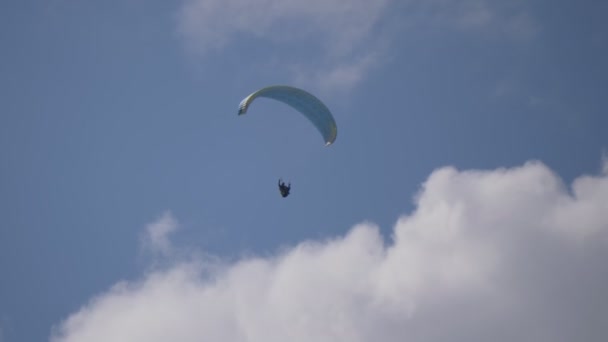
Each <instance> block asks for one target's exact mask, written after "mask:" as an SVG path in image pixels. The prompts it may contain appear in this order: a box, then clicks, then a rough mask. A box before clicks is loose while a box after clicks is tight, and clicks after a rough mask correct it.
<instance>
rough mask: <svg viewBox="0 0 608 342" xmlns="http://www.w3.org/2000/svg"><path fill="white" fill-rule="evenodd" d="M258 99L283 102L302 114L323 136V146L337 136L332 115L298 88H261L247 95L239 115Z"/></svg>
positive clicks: (323, 105)
mask: <svg viewBox="0 0 608 342" xmlns="http://www.w3.org/2000/svg"><path fill="white" fill-rule="evenodd" d="M258 97H267V98H270V99H273V100H277V101H280V102H283V103H285V104H287V105H289V106H290V107H292V108H293V109H295V110H297V111H298V112H300V113H301V114H303V115H304V116H305V117H306V118H307V119H308V120H309V121H310V122H312V124H313V125H314V126H315V127H316V128H317V130H318V131H319V133H321V135H322V136H323V140H324V141H325V146H329V145H331V144H332V143H333V142H334V141H335V140H336V136H337V135H338V128H337V126H336V120H334V117H333V115H332V114H331V112H330V111H329V109H328V108H327V106H325V104H323V102H321V100H319V99H318V98H316V97H315V96H314V95H312V94H310V93H308V92H306V91H304V90H302V89H298V88H294V87H290V86H284V85H277V86H270V87H266V88H262V89H260V90H258V91H255V92H253V93H251V94H249V95H248V96H247V97H246V98H244V99H243V100H242V101H241V104H240V105H239V115H243V114H245V113H247V109H248V108H249V105H251V103H252V102H253V101H254V100H255V99H256V98H258Z"/></svg>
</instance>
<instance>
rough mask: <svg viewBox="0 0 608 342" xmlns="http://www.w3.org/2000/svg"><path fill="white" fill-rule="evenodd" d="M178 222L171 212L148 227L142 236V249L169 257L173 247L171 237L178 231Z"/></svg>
mask: <svg viewBox="0 0 608 342" xmlns="http://www.w3.org/2000/svg"><path fill="white" fill-rule="evenodd" d="M178 227H179V226H178V222H177V220H176V219H175V218H174V217H173V215H172V214H171V212H169V211H167V212H165V213H164V214H163V215H162V216H161V217H160V218H159V219H158V220H157V221H155V222H153V223H150V224H148V225H147V226H146V229H145V231H144V235H143V236H142V241H141V242H142V247H143V248H144V249H145V250H147V251H149V252H152V253H154V254H160V255H162V256H169V255H170V254H171V252H172V251H173V246H172V244H171V240H170V239H169V236H170V235H171V234H173V233H174V232H176V231H177V229H178Z"/></svg>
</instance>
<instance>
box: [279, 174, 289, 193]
mask: <svg viewBox="0 0 608 342" xmlns="http://www.w3.org/2000/svg"><path fill="white" fill-rule="evenodd" d="M289 190H291V183H289V184H287V185H285V183H284V182H283V181H282V180H281V179H280V178H279V191H280V192H281V196H283V197H287V196H289Z"/></svg>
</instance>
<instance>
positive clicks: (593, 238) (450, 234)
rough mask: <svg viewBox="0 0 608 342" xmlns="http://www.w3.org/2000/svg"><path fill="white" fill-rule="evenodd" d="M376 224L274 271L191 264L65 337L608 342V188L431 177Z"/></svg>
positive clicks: (529, 173)
mask: <svg viewBox="0 0 608 342" xmlns="http://www.w3.org/2000/svg"><path fill="white" fill-rule="evenodd" d="M415 204H416V208H415V210H414V211H413V212H412V213H410V214H409V215H406V216H403V217H401V218H400V219H399V220H398V222H397V223H396V225H395V227H394V231H393V234H392V236H391V238H390V240H389V241H386V240H387V239H384V238H383V236H382V235H381V234H380V232H379V229H378V228H377V227H376V226H374V225H373V224H370V223H362V224H359V225H357V226H355V227H353V228H352V229H351V230H350V232H349V233H348V234H346V235H345V236H343V237H336V238H334V239H330V240H327V241H306V242H302V243H300V244H298V245H296V246H294V247H293V248H291V249H288V250H285V251H283V252H282V253H280V254H277V255H275V256H272V257H259V258H246V259H243V260H240V261H238V262H233V263H229V264H225V265H223V266H221V265H218V264H217V263H213V264H212V263H207V262H203V261H191V262H187V263H184V262H181V263H178V264H176V265H174V266H173V267H170V268H168V269H166V270H162V271H156V272H152V273H150V274H148V275H146V276H145V277H143V278H142V279H141V280H140V281H137V282H122V283H119V284H117V285H115V286H114V287H113V288H111V289H110V290H109V291H107V292H106V293H103V294H101V295H99V296H98V297H97V298H95V299H93V300H92V301H91V302H90V303H88V304H87V305H85V306H84V307H83V308H82V309H81V310H80V311H78V312H76V313H74V314H72V315H71V316H70V317H69V318H67V319H66V320H65V321H64V322H62V323H61V324H60V325H58V326H57V327H56V328H55V330H54V333H53V335H52V337H51V340H52V341H54V342H60V341H61V342H70V341H88V342H95V341H147V342H149V341H185V342H187V341H248V342H255V341H264V342H267V341H270V342H272V341H307V342H308V341H400V342H401V341H431V342H443V341H535V342H538V341H552V342H555V341H557V342H559V341H564V342H566V341H587V342H593V341H598V342H599V341H605V340H606V339H607V338H608V293H607V292H608V290H607V289H608V272H606V265H605V263H606V260H608V249H607V247H608V241H607V239H606V238H607V237H608V215H606V213H607V212H608V174H606V173H602V174H600V175H595V176H582V177H579V178H578V179H576V180H575V181H574V182H573V183H572V185H571V186H567V185H566V184H564V183H563V182H562V180H561V179H560V178H559V177H558V176H556V175H555V174H554V173H553V172H552V171H551V170H550V169H548V168H547V167H546V166H545V165H543V164H542V163H539V162H529V163H526V164H525V165H523V166H520V167H516V168H510V169H497V170H489V171H479V170H478V171H459V170H456V169H454V168H452V167H445V168H441V169H438V170H436V171H435V172H433V173H432V174H431V175H430V176H429V178H428V179H427V181H426V182H424V184H423V185H422V187H421V190H420V192H419V193H418V195H417V196H416V197H415Z"/></svg>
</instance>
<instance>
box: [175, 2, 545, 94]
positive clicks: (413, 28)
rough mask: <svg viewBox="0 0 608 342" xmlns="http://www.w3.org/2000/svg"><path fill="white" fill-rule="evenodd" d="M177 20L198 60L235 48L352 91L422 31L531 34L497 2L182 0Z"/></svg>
mask: <svg viewBox="0 0 608 342" xmlns="http://www.w3.org/2000/svg"><path fill="white" fill-rule="evenodd" d="M177 18H178V32H179V34H180V36H181V37H183V39H184V42H185V44H186V46H187V47H188V49H189V50H190V51H193V52H194V53H195V54H197V55H198V56H201V57H203V56H207V55H208V54H216V53H221V52H222V51H225V49H235V50H230V51H232V52H234V51H238V53H240V54H242V63H245V64H246V63H249V62H248V60H252V61H255V60H256V58H252V56H255V55H256V54H261V55H264V56H265V57H266V59H267V60H272V61H277V60H278V62H271V63H268V65H271V66H272V69H273V70H282V71H283V72H285V73H288V74H289V73H290V74H291V76H290V77H292V80H293V81H294V82H296V83H298V84H301V85H307V86H311V87H318V88H321V89H323V90H348V89H350V88H352V87H354V86H356V85H357V84H359V83H360V82H361V81H362V80H364V79H365V76H366V75H367V74H368V73H369V72H370V70H373V69H374V67H377V66H379V65H381V64H382V63H383V62H384V61H385V60H386V59H387V57H386V56H390V55H391V49H396V48H398V47H399V46H400V44H402V43H403V42H402V38H403V37H404V36H418V37H419V36H422V35H424V34H425V32H426V30H427V29H428V28H432V29H434V30H436V29H439V30H445V32H450V31H452V30H455V29H456V30H460V31H474V32H481V33H484V34H492V35H495V36H500V35H503V36H507V37H511V38H514V39H520V40H522V39H524V40H525V39H531V38H533V37H534V36H535V35H536V34H537V33H538V31H539V25H538V24H537V23H536V21H535V20H534V18H533V17H532V15H531V14H530V12H529V11H528V10H527V9H526V6H525V3H524V2H522V1H515V2H509V4H505V3H504V1H498V0H459V1H454V0H405V1H395V0H375V1H367V0H346V1H344V0H310V1H300V0H257V1H250V0H184V1H183V2H182V5H181V7H180V9H179V12H178V16H177ZM258 43H260V44H258ZM243 51H247V52H246V53H244V52H243ZM258 67H259V66H258Z"/></svg>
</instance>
